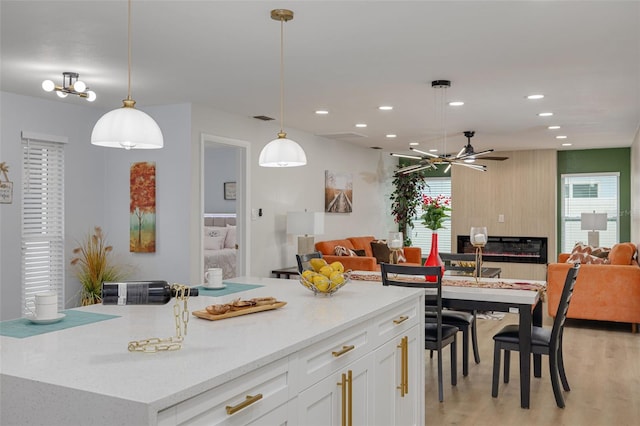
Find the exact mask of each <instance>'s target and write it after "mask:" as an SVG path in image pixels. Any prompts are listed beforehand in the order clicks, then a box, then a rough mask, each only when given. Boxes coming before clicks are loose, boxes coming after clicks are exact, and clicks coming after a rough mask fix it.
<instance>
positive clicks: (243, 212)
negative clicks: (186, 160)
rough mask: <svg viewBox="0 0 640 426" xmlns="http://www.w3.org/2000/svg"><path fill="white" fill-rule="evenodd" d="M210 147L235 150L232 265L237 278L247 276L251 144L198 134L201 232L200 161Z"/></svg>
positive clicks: (202, 193) (202, 254)
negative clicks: (235, 245) (234, 254)
mask: <svg viewBox="0 0 640 426" xmlns="http://www.w3.org/2000/svg"><path fill="white" fill-rule="evenodd" d="M214 145H226V146H230V147H234V148H237V149H238V150H239V151H238V152H239V154H240V155H238V156H237V157H238V163H237V165H236V166H237V171H238V172H237V181H236V223H237V241H238V253H237V263H236V274H237V276H243V275H250V274H251V270H250V265H251V250H250V249H249V247H250V246H249V236H250V235H251V229H250V225H251V221H250V220H248V218H250V217H251V212H250V211H249V203H248V200H250V199H251V197H250V195H251V194H250V185H249V182H251V180H250V172H251V168H250V167H249V161H250V158H251V144H250V143H249V142H247V141H242V140H238V139H231V138H226V137H223V136H217V135H211V134H207V133H202V134H201V135H200V222H201V223H200V229H201V230H202V229H204V228H203V227H204V213H205V211H204V167H205V164H204V159H205V155H204V154H205V153H204V151H205V148H206V147H208V146H214ZM198 263H199V265H200V268H199V273H200V274H204V233H203V232H202V231H201V232H200V258H199V262H198Z"/></svg>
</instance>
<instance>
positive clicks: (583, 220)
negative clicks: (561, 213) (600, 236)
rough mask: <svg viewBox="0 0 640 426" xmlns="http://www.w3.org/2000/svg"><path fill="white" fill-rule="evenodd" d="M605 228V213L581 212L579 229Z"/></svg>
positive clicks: (597, 229) (593, 229) (599, 229)
mask: <svg viewBox="0 0 640 426" xmlns="http://www.w3.org/2000/svg"><path fill="white" fill-rule="evenodd" d="M606 229H607V214H606V213H596V212H593V213H581V214H580V230H582V231H605V230H606Z"/></svg>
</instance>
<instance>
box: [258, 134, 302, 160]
mask: <svg viewBox="0 0 640 426" xmlns="http://www.w3.org/2000/svg"><path fill="white" fill-rule="evenodd" d="M281 135H282V134H278V138H277V139H274V140H272V141H271V142H269V143H268V144H267V145H265V147H264V148H262V151H261V152H260V157H259V158H258V164H259V165H260V166H262V167H298V166H304V165H305V164H307V156H306V155H305V153H304V150H303V149H302V147H301V146H300V145H298V144H297V143H296V142H294V141H292V140H291V139H287V138H286V135H285V136H281Z"/></svg>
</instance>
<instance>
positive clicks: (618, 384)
mask: <svg viewBox="0 0 640 426" xmlns="http://www.w3.org/2000/svg"><path fill="white" fill-rule="evenodd" d="M546 312H547V310H546V306H544V313H545V319H544V325H545V326H548V327H550V326H551V321H552V319H551V318H550V317H547V316H546ZM511 323H514V324H515V323H517V316H516V315H514V314H507V315H506V316H505V317H504V318H503V319H502V320H490V319H481V320H478V344H479V347H480V357H481V363H480V364H475V363H474V362H473V355H472V354H471V360H470V365H469V375H468V376H467V377H463V376H462V364H461V362H462V346H461V338H462V334H459V335H458V336H459V337H458V384H457V386H455V387H452V386H451V379H450V377H451V376H450V372H451V370H450V361H449V360H450V358H449V348H446V349H445V351H444V353H443V362H444V364H443V369H444V378H443V380H444V402H442V403H440V402H438V382H437V355H434V357H433V359H430V358H429V354H428V351H427V352H425V364H426V368H425V387H426V389H425V415H426V421H425V423H426V425H474V426H476V425H497V424H499V425H519V426H524V425H568V426H573V425H576V426H591V425H593V426H600V425H603V426H604V425H616V426H622V425H639V424H640V333H636V334H632V333H631V325H630V324H616V323H605V322H596V321H580V320H567V323H566V325H565V333H564V357H565V370H566V372H567V378H568V381H569V385H570V387H571V391H569V392H565V393H564V397H565V404H566V407H565V408H564V409H561V408H558V407H557V406H556V403H555V399H554V397H553V390H552V388H551V381H550V379H549V359H548V357H547V356H544V355H543V357H542V377H541V378H535V377H533V372H532V378H531V404H530V408H529V409H522V408H520V379H519V376H518V371H519V368H518V356H517V353H513V354H512V356H511V374H510V380H509V383H508V384H505V383H503V381H502V373H501V375H500V387H499V393H498V397H497V398H492V397H491V375H492V368H493V339H492V336H493V335H494V334H495V333H496V332H498V331H499V330H500V329H501V328H502V327H503V326H504V325H506V324H511Z"/></svg>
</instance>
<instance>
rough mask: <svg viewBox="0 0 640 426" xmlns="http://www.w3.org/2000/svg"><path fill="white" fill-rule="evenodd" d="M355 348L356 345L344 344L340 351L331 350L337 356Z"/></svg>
mask: <svg viewBox="0 0 640 426" xmlns="http://www.w3.org/2000/svg"><path fill="white" fill-rule="evenodd" d="M353 349H355V346H354V345H349V346H343V347H342V349H340V350H339V351H333V352H331V355H333V356H335V357H336V358H337V357H339V356H341V355H344V354H346V353H347V352H349V351H352V350H353Z"/></svg>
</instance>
